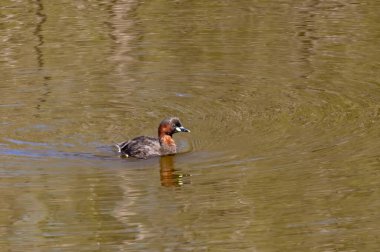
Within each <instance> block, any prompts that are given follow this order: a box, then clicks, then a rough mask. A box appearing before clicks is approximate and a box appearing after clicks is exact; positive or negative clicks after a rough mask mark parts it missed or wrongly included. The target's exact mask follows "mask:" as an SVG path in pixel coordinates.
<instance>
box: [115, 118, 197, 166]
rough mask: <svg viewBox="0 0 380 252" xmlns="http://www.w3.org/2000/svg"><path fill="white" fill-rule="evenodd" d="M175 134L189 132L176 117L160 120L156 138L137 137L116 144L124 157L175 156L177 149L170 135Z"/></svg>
mask: <svg viewBox="0 0 380 252" xmlns="http://www.w3.org/2000/svg"><path fill="white" fill-rule="evenodd" d="M177 132H190V130H188V129H186V128H184V127H183V126H182V124H181V122H180V120H179V119H178V118H177V117H170V118H166V119H164V120H162V122H161V123H160V125H159V126H158V138H154V137H147V136H139V137H136V138H133V139H131V140H129V141H126V142H122V143H119V144H116V147H117V148H118V151H119V153H121V155H123V156H126V157H135V158H143V159H146V158H149V157H154V156H164V155H169V154H175V153H176V152H177V147H176V145H175V142H174V140H173V138H172V135H173V134H174V133H177Z"/></svg>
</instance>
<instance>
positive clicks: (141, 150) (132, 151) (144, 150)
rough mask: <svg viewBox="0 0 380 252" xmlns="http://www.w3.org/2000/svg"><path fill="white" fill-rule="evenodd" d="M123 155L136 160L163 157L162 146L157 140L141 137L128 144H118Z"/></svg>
mask: <svg viewBox="0 0 380 252" xmlns="http://www.w3.org/2000/svg"><path fill="white" fill-rule="evenodd" d="M117 147H118V148H119V152H120V153H121V154H123V155H128V156H129V157H136V158H148V157H153V156H160V155H161V145H160V142H159V140H158V139H157V138H154V137H147V136H139V137H136V138H133V139H131V140H129V141H127V142H123V143H120V144H117Z"/></svg>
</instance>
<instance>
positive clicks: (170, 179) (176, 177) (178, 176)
mask: <svg viewBox="0 0 380 252" xmlns="http://www.w3.org/2000/svg"><path fill="white" fill-rule="evenodd" d="M189 176H190V175H189V174H183V173H181V172H180V171H178V170H176V169H174V157H173V156H171V155H170V156H163V157H160V179H161V185H162V186H165V187H171V186H182V185H184V184H189V183H190V181H189V180H188V179H187V178H186V177H189Z"/></svg>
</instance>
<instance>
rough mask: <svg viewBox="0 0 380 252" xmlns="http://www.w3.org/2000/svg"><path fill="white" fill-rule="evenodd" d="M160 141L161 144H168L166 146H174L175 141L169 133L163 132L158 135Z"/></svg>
mask: <svg viewBox="0 0 380 252" xmlns="http://www.w3.org/2000/svg"><path fill="white" fill-rule="evenodd" d="M160 143H161V145H168V146H173V145H174V146H175V142H174V140H173V138H172V137H171V136H169V135H165V134H163V135H162V136H160Z"/></svg>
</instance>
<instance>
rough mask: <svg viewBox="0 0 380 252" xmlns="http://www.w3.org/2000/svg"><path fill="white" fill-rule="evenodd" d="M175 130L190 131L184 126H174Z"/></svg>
mask: <svg viewBox="0 0 380 252" xmlns="http://www.w3.org/2000/svg"><path fill="white" fill-rule="evenodd" d="M175 131H176V132H190V130H188V129H186V128H184V127H176V128H175Z"/></svg>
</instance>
